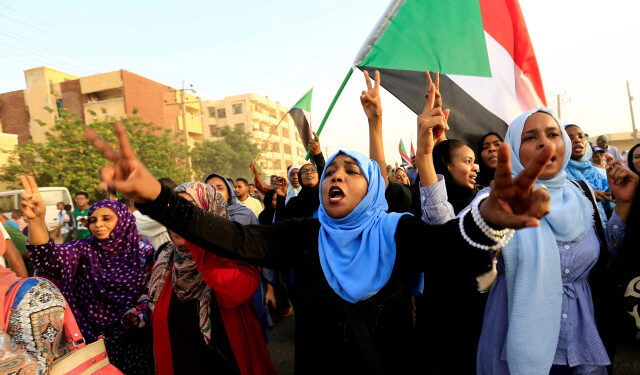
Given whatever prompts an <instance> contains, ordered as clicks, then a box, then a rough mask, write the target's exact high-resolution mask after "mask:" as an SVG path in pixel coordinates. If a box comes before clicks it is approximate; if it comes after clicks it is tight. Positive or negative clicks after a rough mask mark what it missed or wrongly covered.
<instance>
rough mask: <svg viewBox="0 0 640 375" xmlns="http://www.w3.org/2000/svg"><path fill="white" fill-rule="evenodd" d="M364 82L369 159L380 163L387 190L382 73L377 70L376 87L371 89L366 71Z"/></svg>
mask: <svg viewBox="0 0 640 375" xmlns="http://www.w3.org/2000/svg"><path fill="white" fill-rule="evenodd" d="M364 80H365V81H366V83H367V90H366V91H363V92H362V95H360V103H362V109H363V110H364V113H365V114H366V115H367V120H368V121H369V157H370V158H371V159H373V160H375V161H376V163H378V167H380V173H382V179H383V180H384V186H385V188H386V187H387V186H388V185H389V179H388V178H387V164H386V161H385V160H384V147H383V145H382V104H381V103H380V72H379V71H377V70H376V75H375V80H374V81H375V85H374V86H373V87H371V80H370V79H369V72H367V71H366V70H365V71H364Z"/></svg>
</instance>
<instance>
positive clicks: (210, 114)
mask: <svg viewBox="0 0 640 375" xmlns="http://www.w3.org/2000/svg"><path fill="white" fill-rule="evenodd" d="M202 105H203V109H204V114H203V118H204V124H205V126H204V133H205V138H209V139H212V140H218V139H221V130H222V129H224V128H225V127H227V126H228V127H230V128H232V129H243V130H244V131H245V133H246V134H247V137H249V138H250V140H251V141H252V142H253V143H254V144H256V146H258V148H262V147H263V146H264V150H263V151H262V153H261V154H260V157H259V158H258V164H259V166H260V169H261V170H262V177H265V178H266V177H268V176H270V175H278V176H283V177H284V176H286V173H287V172H286V168H287V166H291V165H300V164H303V163H304V157H305V156H306V151H305V148H304V146H303V145H302V142H301V139H300V135H299V134H298V130H297V129H296V127H295V124H294V123H293V119H291V116H288V115H287V113H288V112H289V109H288V108H286V107H284V106H282V105H280V103H278V102H274V101H272V100H269V99H268V98H266V97H264V96H261V95H258V94H253V93H249V94H242V95H235V96H227V97H225V98H224V99H220V100H205V101H203V102H202ZM281 119H282V121H281V122H280V120H281ZM278 123H280V124H279V125H278Z"/></svg>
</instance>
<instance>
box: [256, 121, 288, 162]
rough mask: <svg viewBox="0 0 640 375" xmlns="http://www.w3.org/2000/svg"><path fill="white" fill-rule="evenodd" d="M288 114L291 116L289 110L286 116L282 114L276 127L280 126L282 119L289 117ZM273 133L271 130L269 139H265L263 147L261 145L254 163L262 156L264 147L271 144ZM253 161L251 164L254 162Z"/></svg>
mask: <svg viewBox="0 0 640 375" xmlns="http://www.w3.org/2000/svg"><path fill="white" fill-rule="evenodd" d="M287 116H289V112H285V114H284V116H282V118H281V119H280V121H278V123H277V124H276V126H275V128H277V127H278V126H280V123H281V122H282V121H284V119H285V118H287ZM272 135H273V133H272V132H271V131H270V132H269V136H268V137H267V140H266V141H264V143H263V144H262V147H260V150H259V151H258V154H257V155H256V157H255V158H253V163H255V162H256V161H257V160H258V157H259V156H260V154H261V153H262V151H264V148H265V147H266V146H267V145H268V144H269V141H270V140H271V136H272ZM253 163H251V164H253Z"/></svg>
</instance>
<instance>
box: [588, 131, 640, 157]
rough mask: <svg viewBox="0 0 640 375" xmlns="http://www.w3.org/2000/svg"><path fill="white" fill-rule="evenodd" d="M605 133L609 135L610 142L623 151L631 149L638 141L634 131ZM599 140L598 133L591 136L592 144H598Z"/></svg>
mask: <svg viewBox="0 0 640 375" xmlns="http://www.w3.org/2000/svg"><path fill="white" fill-rule="evenodd" d="M604 135H606V136H607V137H609V144H610V145H611V146H614V147H615V148H617V149H618V151H620V152H621V153H622V152H625V151H629V150H630V149H631V147H633V146H635V145H636V143H637V142H636V141H635V140H634V139H633V133H632V132H620V133H609V134H604ZM597 140H598V135H596V136H590V137H589V142H591V144H592V145H594V146H595V145H596V141H597Z"/></svg>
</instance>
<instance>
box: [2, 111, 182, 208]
mask: <svg viewBox="0 0 640 375" xmlns="http://www.w3.org/2000/svg"><path fill="white" fill-rule="evenodd" d="M103 113H104V111H103ZM134 113H135V111H134ZM91 114H92V115H94V116H95V113H91ZM115 121H116V119H115V118H107V119H105V120H98V119H95V118H94V120H93V122H92V123H90V124H88V125H87V124H85V123H84V121H83V120H82V119H81V118H77V117H75V116H73V115H69V114H68V113H67V112H66V110H62V111H61V113H60V116H59V118H58V119H56V121H55V124H54V126H53V127H52V129H51V130H50V131H47V132H46V133H45V134H46V140H45V141H44V142H39V143H36V142H33V141H32V140H30V141H27V142H24V143H22V144H20V145H18V146H17V147H16V149H15V150H14V151H12V152H11V155H10V160H9V163H8V165H6V166H5V167H4V168H2V169H1V170H0V180H3V181H7V182H9V183H10V184H11V185H12V186H13V187H15V188H21V187H19V182H18V176H19V175H27V174H28V175H32V176H33V177H34V178H35V179H36V182H37V183H38V185H39V186H64V187H66V188H68V189H69V192H70V193H71V194H74V193H75V192H77V191H86V192H88V193H89V194H90V196H91V199H92V200H97V199H101V198H103V197H104V196H105V194H104V192H101V191H99V189H98V182H99V180H100V176H99V170H100V168H102V167H104V166H106V165H107V161H106V160H105V159H104V158H103V157H102V155H101V154H99V153H98V152H97V150H96V149H95V148H94V147H93V145H91V143H90V142H89V141H88V140H87V139H86V138H85V137H84V130H85V129H86V128H87V127H91V128H93V129H94V130H95V131H96V132H97V133H98V134H99V135H100V136H101V137H103V139H105V140H107V141H108V142H109V143H110V144H112V145H114V146H115V145H117V142H116V138H115V134H114V132H113V123H114V122H115ZM118 121H120V122H121V123H122V124H123V125H124V127H125V129H126V131H127V135H128V136H129V141H130V142H131V145H132V147H133V149H134V150H135V152H136V154H137V155H138V157H139V158H140V160H141V161H142V162H143V163H144V165H145V166H146V167H147V168H148V169H149V171H151V173H153V175H154V176H156V177H157V178H160V177H170V178H172V179H173V180H174V181H176V182H178V183H180V182H184V181H188V180H189V179H190V176H189V174H190V173H189V171H188V168H186V165H187V162H186V155H187V146H186V143H185V142H184V140H183V139H182V138H181V136H178V139H176V134H175V133H173V132H171V131H170V130H166V129H164V130H163V128H162V127H160V126H157V125H153V124H150V123H146V122H143V121H142V120H141V119H140V117H137V116H127V117H124V118H121V119H119V120H118ZM39 123H40V125H44V124H43V123H42V122H39Z"/></svg>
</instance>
